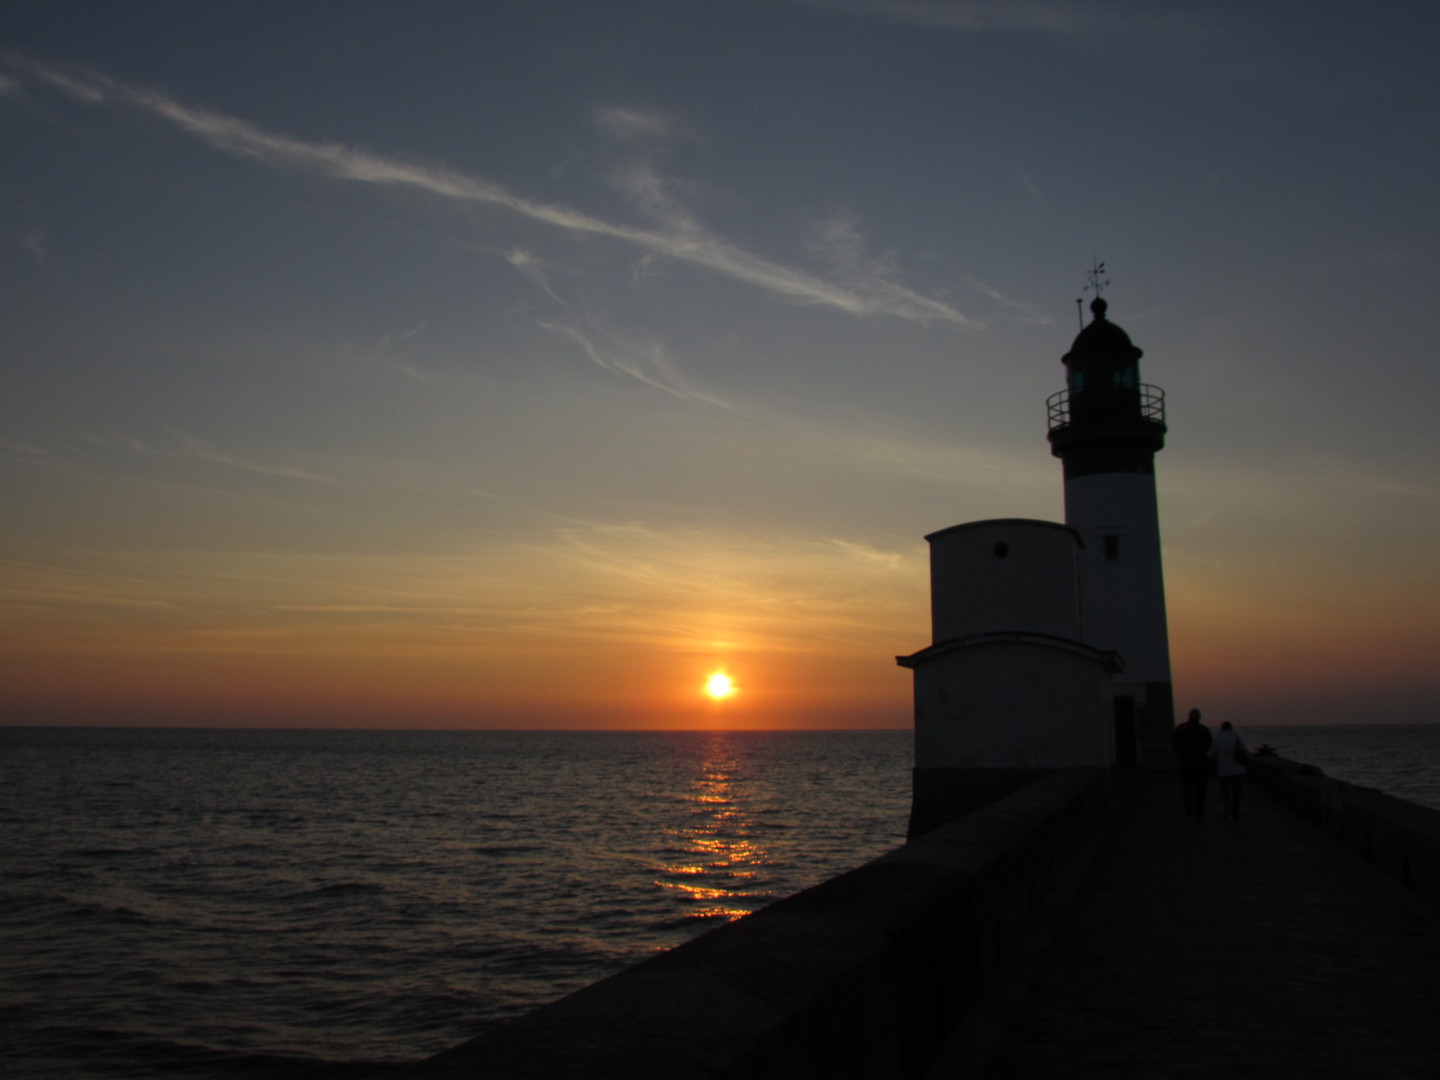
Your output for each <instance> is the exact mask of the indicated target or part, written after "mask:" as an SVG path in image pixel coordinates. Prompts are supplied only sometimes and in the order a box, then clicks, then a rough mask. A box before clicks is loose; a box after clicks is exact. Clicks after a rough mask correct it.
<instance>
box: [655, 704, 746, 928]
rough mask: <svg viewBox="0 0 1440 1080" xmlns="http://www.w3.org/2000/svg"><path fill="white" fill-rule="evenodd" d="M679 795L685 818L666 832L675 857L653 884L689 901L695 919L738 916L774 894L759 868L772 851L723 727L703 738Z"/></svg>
mask: <svg viewBox="0 0 1440 1080" xmlns="http://www.w3.org/2000/svg"><path fill="white" fill-rule="evenodd" d="M683 798H684V800H685V801H686V802H687V803H688V804H689V813H688V815H687V821H686V823H685V824H684V825H683V826H682V827H680V828H677V829H673V830H671V832H670V834H671V836H672V837H673V839H674V841H675V850H676V854H677V856H678V857H677V858H676V859H674V860H672V861H670V862H667V863H666V864H664V865H662V866H660V867H659V871H660V874H661V877H660V878H658V879H657V880H656V882H655V884H656V885H658V886H659V887H660V888H662V889H666V890H668V891H670V892H671V893H672V894H673V895H674V896H675V897H676V898H677V899H678V900H680V901H681V902H682V903H684V904H686V905H693V907H692V909H691V910H689V911H688V915H689V917H691V918H696V919H726V920H731V919H738V918H740V917H741V916H742V915H748V914H750V912H752V911H754V910H755V909H756V908H758V907H760V906H761V905H763V904H765V903H768V902H769V901H770V900H771V899H773V897H772V896H771V895H770V893H769V892H768V891H766V889H765V885H766V884H767V876H766V875H765V874H764V872H763V871H764V868H765V867H766V866H768V865H769V863H770V853H769V851H768V850H767V849H766V848H765V847H764V845H762V844H761V843H760V842H759V840H758V838H757V834H758V832H759V827H758V826H757V825H756V823H755V821H754V818H753V813H754V806H753V801H752V793H751V790H750V788H749V786H748V784H747V781H746V777H745V774H744V770H743V768H742V762H741V760H740V756H739V754H738V753H737V752H736V747H735V745H734V743H733V740H731V739H730V738H729V737H728V736H727V735H726V734H725V733H724V732H716V733H715V734H714V735H713V736H712V737H711V738H710V739H709V740H708V741H707V743H706V746H705V754H704V758H703V760H702V761H701V763H700V766H699V768H698V770H697V772H696V775H695V777H694V779H693V780H692V782H691V786H690V789H689V790H688V791H687V792H685V793H684V795H683Z"/></svg>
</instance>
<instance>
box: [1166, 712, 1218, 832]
mask: <svg viewBox="0 0 1440 1080" xmlns="http://www.w3.org/2000/svg"><path fill="white" fill-rule="evenodd" d="M1171 746H1172V747H1173V749H1174V751H1175V756H1176V757H1177V758H1179V759H1180V787H1181V791H1182V793H1183V796H1184V799H1185V816H1186V817H1204V816H1205V789H1206V787H1207V786H1208V781H1209V773H1210V762H1209V759H1208V755H1209V753H1210V729H1209V728H1207V727H1206V726H1205V725H1204V724H1202V723H1201V722H1200V710H1199V709H1191V710H1190V716H1189V718H1188V719H1187V720H1186V721H1185V722H1184V723H1183V724H1181V725H1179V726H1178V727H1177V728H1176V729H1175V734H1174V736H1173V737H1172V739H1171Z"/></svg>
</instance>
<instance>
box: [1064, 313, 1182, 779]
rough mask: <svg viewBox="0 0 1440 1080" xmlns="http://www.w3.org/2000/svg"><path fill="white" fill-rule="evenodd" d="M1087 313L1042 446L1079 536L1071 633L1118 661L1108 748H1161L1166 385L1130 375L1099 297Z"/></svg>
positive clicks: (1165, 720) (1165, 729)
mask: <svg viewBox="0 0 1440 1080" xmlns="http://www.w3.org/2000/svg"><path fill="white" fill-rule="evenodd" d="M1090 310H1091V312H1092V313H1093V316H1094V318H1093V320H1092V321H1091V322H1090V324H1089V325H1088V326H1086V327H1085V328H1084V329H1082V330H1081V331H1080V334H1079V336H1078V337H1076V338H1075V343H1074V345H1072V346H1071V348H1070V351H1069V352H1068V353H1066V354H1065V356H1064V358H1063V362H1064V364H1065V369H1066V379H1065V383H1066V387H1065V389H1064V390H1062V391H1061V392H1060V393H1058V394H1055V395H1053V396H1052V397H1051V398H1050V400H1049V402H1048V403H1047V404H1048V405H1049V411H1050V436H1049V438H1050V449H1051V452H1052V453H1053V454H1054V455H1055V456H1056V457H1058V458H1059V459H1060V460H1061V462H1063V464H1064V470H1065V524H1067V525H1069V526H1070V527H1071V528H1072V529H1074V530H1075V532H1076V534H1077V535H1078V536H1079V538H1080V542H1081V545H1082V546H1081V549H1080V590H1081V602H1080V609H1081V634H1080V636H1081V638H1082V640H1084V641H1085V643H1086V644H1088V645H1091V646H1094V647H1096V648H1100V649H1106V650H1113V651H1115V652H1118V653H1119V654H1120V656H1121V657H1122V658H1123V659H1124V662H1125V670H1124V672H1123V673H1121V674H1118V675H1116V676H1115V715H1116V721H1117V729H1116V734H1117V750H1118V751H1119V753H1120V755H1121V757H1122V759H1123V758H1124V756H1125V754H1126V750H1127V748H1128V747H1129V746H1132V745H1135V743H1136V742H1138V746H1139V748H1140V751H1141V753H1146V751H1148V754H1146V756H1148V757H1152V758H1153V757H1154V756H1155V755H1157V754H1159V755H1161V756H1164V755H1165V754H1166V744H1168V742H1169V739H1170V734H1171V730H1172V729H1173V727H1174V723H1175V720H1174V699H1173V695H1172V692H1171V684H1170V640H1169V634H1168V631H1167V629H1166V622H1165V579H1164V574H1163V572H1162V569H1161V561H1160V514H1159V509H1158V506H1157V502H1156V496H1155V454H1156V453H1157V452H1158V451H1159V450H1160V449H1161V448H1163V447H1164V445H1165V394H1164V392H1163V391H1162V390H1161V389H1160V388H1159V387H1156V386H1148V385H1146V384H1144V383H1142V382H1141V381H1140V364H1139V361H1140V357H1141V355H1142V354H1141V352H1140V350H1139V349H1137V348H1136V347H1135V346H1134V344H1132V343H1131V341H1130V336H1129V335H1128V334H1126V333H1125V331H1124V330H1122V329H1120V327H1118V326H1116V325H1115V324H1114V323H1112V322H1110V321H1109V320H1108V319H1107V318H1106V317H1105V314H1106V310H1107V305H1106V303H1105V301H1104V300H1102V299H1100V298H1099V297H1098V296H1097V297H1096V299H1095V300H1094V301H1093V302H1092V303H1091V305H1090ZM1132 717H1133V719H1132ZM1132 724H1133V732H1134V740H1133V741H1132V740H1128V739H1126V738H1125V735H1126V731H1125V729H1126V728H1127V727H1130V726H1131V725H1132Z"/></svg>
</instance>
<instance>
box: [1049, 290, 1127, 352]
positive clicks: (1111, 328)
mask: <svg viewBox="0 0 1440 1080" xmlns="http://www.w3.org/2000/svg"><path fill="white" fill-rule="evenodd" d="M1109 307H1110V305H1109V304H1107V303H1106V302H1105V301H1104V300H1102V299H1100V298H1099V297H1098V296H1097V297H1096V298H1095V299H1094V300H1092V301H1090V312H1091V314H1092V315H1094V318H1093V319H1092V320H1091V321H1090V325H1089V326H1087V327H1085V328H1084V329H1083V330H1081V331H1080V333H1078V334H1077V335H1075V342H1074V344H1072V345H1071V346H1070V351H1069V352H1068V353H1066V354H1065V356H1064V357H1063V358H1062V359H1063V361H1064V362H1065V363H1067V364H1070V363H1074V362H1076V361H1078V360H1081V359H1082V358H1084V357H1095V356H1107V357H1111V358H1113V359H1115V360H1123V361H1129V362H1132V363H1133V362H1134V361H1136V360H1139V359H1140V357H1142V356H1143V355H1145V354H1144V353H1143V352H1141V351H1140V350H1139V349H1138V348H1136V346H1135V343H1134V342H1132V341H1131V340H1130V335H1129V334H1127V333H1126V332H1125V331H1124V330H1122V329H1121V328H1120V327H1118V326H1116V325H1115V324H1114V323H1113V322H1111V321H1110V320H1109V319H1107V318H1106V317H1105V312H1106V311H1107V310H1108V308H1109Z"/></svg>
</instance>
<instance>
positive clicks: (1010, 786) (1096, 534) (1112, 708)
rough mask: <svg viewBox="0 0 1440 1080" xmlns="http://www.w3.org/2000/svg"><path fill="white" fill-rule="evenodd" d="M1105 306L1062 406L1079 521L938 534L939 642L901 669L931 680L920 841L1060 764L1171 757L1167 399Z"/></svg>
mask: <svg viewBox="0 0 1440 1080" xmlns="http://www.w3.org/2000/svg"><path fill="white" fill-rule="evenodd" d="M1102 270H1103V267H1102V266H1098V265H1097V266H1096V267H1095V269H1094V270H1093V271H1092V282H1093V285H1094V287H1095V288H1096V290H1097V293H1098V290H1099V287H1100V285H1101V282H1100V281H1099V280H1098V279H1099V274H1100V273H1101V272H1102ZM1106 307H1107V305H1106V303H1105V301H1104V300H1102V299H1100V298H1099V296H1098V295H1097V297H1096V299H1095V301H1094V303H1092V304H1091V305H1090V310H1091V312H1092V313H1093V315H1094V318H1093V320H1092V321H1091V322H1090V324H1089V325H1088V326H1084V327H1082V328H1081V330H1080V334H1079V336H1078V337H1076V338H1075V343H1074V344H1073V345H1072V346H1071V348H1070V351H1069V352H1068V353H1066V354H1065V356H1064V357H1063V362H1064V364H1065V369H1066V387H1065V389H1064V390H1062V391H1061V392H1060V393H1058V394H1055V395H1053V396H1052V397H1051V398H1050V399H1049V401H1048V402H1047V405H1048V407H1049V413H1050V423H1049V428H1050V430H1049V439H1050V449H1051V452H1052V453H1054V454H1055V456H1056V457H1058V458H1060V460H1061V462H1062V463H1063V465H1064V475H1065V523H1064V524H1063V525H1061V524H1056V523H1053V522H1045V521H1029V520H1018V519H1013V518H1012V519H1000V520H988V521H972V522H969V523H966V524H961V525H953V526H951V527H950V528H948V529H941V530H940V531H939V532H934V533H931V534H930V535H929V536H927V537H926V539H927V540H928V541H929V542H930V610H931V644H930V645H928V646H927V647H925V648H924V649H921V650H920V651H919V652H916V653H912V654H910V655H909V656H899V657H896V660H897V661H898V662H899V663H900V664H901V666H903V667H907V668H910V669H911V670H912V671H913V672H914V678H915V773H914V789H913V799H912V802H911V810H910V832H911V835H912V836H916V835H919V834H920V833H922V832H925V831H928V830H929V829H931V828H934V827H935V826H936V825H939V824H941V823H943V822H944V821H946V820H949V819H951V818H953V817H956V816H958V815H960V814H964V813H968V812H969V811H970V810H973V809H975V808H976V807H978V806H983V805H984V804H986V803H987V802H992V801H994V800H995V799H997V798H1001V797H1003V796H1004V795H1006V794H1008V793H1009V792H1010V791H1013V790H1015V789H1016V788H1017V787H1019V786H1021V785H1023V784H1025V783H1028V782H1030V781H1031V780H1033V779H1035V778H1036V777H1037V776H1038V775H1042V774H1044V773H1046V772H1049V771H1052V770H1054V769H1059V768H1066V767H1069V766H1077V765H1083V766H1097V765H1098V766H1102V767H1108V766H1113V765H1117V764H1118V765H1122V766H1123V765H1134V764H1136V763H1138V762H1140V761H1151V762H1153V761H1165V760H1168V758H1169V747H1168V745H1167V744H1168V743H1169V740H1170V736H1171V732H1172V729H1173V727H1174V703H1173V694H1172V691H1171V686H1170V644H1169V634H1168V632H1167V630H1166V621H1165V580H1164V574H1163V573H1162V570H1161V564H1160V517H1159V512H1158V509H1157V502H1156V497H1155V454H1156V453H1157V452H1158V451H1159V450H1160V449H1161V448H1163V447H1164V445H1165V395H1164V393H1163V392H1162V391H1161V390H1160V389H1159V388H1158V387H1154V386H1147V385H1145V384H1144V383H1142V382H1141V381H1140V366H1139V360H1140V355H1141V354H1140V350H1139V349H1137V348H1136V347H1135V345H1134V344H1133V343H1132V342H1131V341H1130V336H1129V335H1128V334H1126V333H1125V331H1124V330H1122V329H1120V327H1118V326H1116V325H1115V324H1114V323H1112V322H1110V321H1109V320H1108V319H1107V318H1106V317H1105V313H1106Z"/></svg>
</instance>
